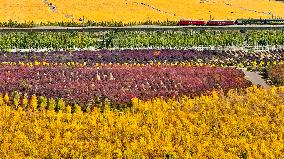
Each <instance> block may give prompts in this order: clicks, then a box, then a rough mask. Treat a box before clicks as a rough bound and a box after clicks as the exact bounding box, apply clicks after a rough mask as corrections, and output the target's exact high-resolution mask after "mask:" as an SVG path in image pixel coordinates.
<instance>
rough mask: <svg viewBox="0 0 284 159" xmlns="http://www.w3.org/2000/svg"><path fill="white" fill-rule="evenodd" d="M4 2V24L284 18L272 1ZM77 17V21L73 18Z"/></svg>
mask: <svg viewBox="0 0 284 159" xmlns="http://www.w3.org/2000/svg"><path fill="white" fill-rule="evenodd" d="M44 1H47V0H0V2H1V6H0V21H2V22H3V21H8V20H10V19H11V20H14V21H20V22H24V21H35V22H46V21H53V22H54V21H71V20H72V19H73V20H74V21H78V20H79V18H81V17H83V16H84V17H85V19H87V20H94V21H111V20H114V21H123V22H133V21H146V20H166V19H169V20H179V19H204V20H208V19H210V15H211V17H212V18H214V19H237V18H260V17H262V18H271V17H272V14H273V15H274V16H278V17H284V9H283V8H284V3H282V2H276V1H272V0H271V1H270V0H166V1H165V0H139V1H135V0H103V1H102V0H69V1H66V0H49V1H48V2H49V3H52V4H53V5H54V6H55V7H56V11H53V10H51V9H50V7H49V6H48V5H47V4H46V3H45V2H44ZM72 17H73V18H72Z"/></svg>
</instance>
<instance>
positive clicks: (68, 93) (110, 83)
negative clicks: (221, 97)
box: [0, 65, 250, 103]
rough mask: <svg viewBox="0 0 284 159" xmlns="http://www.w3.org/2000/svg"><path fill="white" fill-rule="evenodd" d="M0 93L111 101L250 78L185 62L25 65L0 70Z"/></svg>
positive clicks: (240, 84)
mask: <svg viewBox="0 0 284 159" xmlns="http://www.w3.org/2000/svg"><path fill="white" fill-rule="evenodd" d="M0 84H1V86H0V92H13V91H19V92H22V93H27V94H29V95H32V94H36V95H42V96H46V97H48V98H51V97H53V98H64V99H66V100H68V101H71V102H74V101H78V102H80V103H87V102H89V101H92V100H93V99H94V98H95V97H99V98H101V99H105V98H108V99H109V100H111V101H112V102H114V103H125V102H129V101H130V100H131V99H132V98H134V97H137V98H140V99H151V98H154V97H165V98H169V97H179V96H182V95H186V96H192V97H193V96H198V95H201V94H208V93H210V92H211V91H213V90H221V89H222V90H223V91H228V90H229V89H232V88H246V87H248V86H250V82H249V81H247V80H245V79H244V74H243V73H242V71H240V70H237V69H233V68H218V67H208V66H206V67H187V66H159V65H153V66H151V65H146V66H123V65H106V66H100V67H97V68H96V67H75V68H70V67H63V66H61V67H60V66H58V67H37V66H35V67H25V66H3V67H1V68H0Z"/></svg>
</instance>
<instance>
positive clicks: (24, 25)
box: [0, 20, 178, 28]
mask: <svg viewBox="0 0 284 159" xmlns="http://www.w3.org/2000/svg"><path fill="white" fill-rule="evenodd" d="M177 23H178V21H170V20H166V21H158V20H157V21H151V20H148V21H145V22H142V21H140V22H129V23H123V22H121V21H119V22H118V21H102V22H94V21H85V22H84V23H83V22H81V23H79V22H74V21H73V22H71V21H70V22H64V21H63V22H41V23H35V22H33V21H31V22H25V23H21V22H17V21H12V20H9V21H7V22H0V27H10V28H31V27H38V26H62V27H84V26H107V27H122V26H134V25H160V26H175V25H177Z"/></svg>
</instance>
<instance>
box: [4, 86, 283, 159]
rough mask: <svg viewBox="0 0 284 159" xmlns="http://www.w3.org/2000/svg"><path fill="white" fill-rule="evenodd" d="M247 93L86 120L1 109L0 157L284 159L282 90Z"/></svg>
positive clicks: (143, 106)
mask: <svg viewBox="0 0 284 159" xmlns="http://www.w3.org/2000/svg"><path fill="white" fill-rule="evenodd" d="M246 92H247V93H245V94H244V93H236V92H234V91H232V92H230V93H229V95H228V96H223V95H222V94H217V93H213V94H212V95H211V96H202V97H197V98H194V99H190V98H188V97H182V98H181V99H180V100H174V99H170V100H164V99H161V98H156V99H153V100H150V101H141V100H138V99H133V100H132V105H133V107H132V108H130V109H128V110H125V111H111V110H109V109H107V108H106V109H105V110H103V111H101V110H100V109H97V108H94V109H93V110H92V112H91V113H82V112H81V111H80V109H78V110H77V111H76V112H75V113H70V107H69V106H67V107H66V108H68V109H67V111H66V113H65V112H59V113H57V112H54V111H52V110H47V111H45V110H39V111H36V110H32V111H31V110H26V111H23V109H22V108H21V107H19V108H18V109H17V110H15V109H14V108H12V106H13V105H12V104H6V103H0V104H1V105H0V114H1V116H0V123H1V129H0V141H1V142H0V147H1V151H0V158H6V157H7V156H9V158H284V153H283V146H284V145H283V143H284V138H283V137H284V136H283V132H284V125H283V124H284V111H283V109H284V107H283V103H284V96H283V94H284V89H283V87H280V88H272V89H261V88H248V89H247V90H246ZM0 99H1V98H0ZM33 101H35V100H34V99H33ZM31 103H35V102H31ZM33 105H35V104H33Z"/></svg>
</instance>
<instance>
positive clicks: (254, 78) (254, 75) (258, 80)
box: [241, 68, 270, 88]
mask: <svg viewBox="0 0 284 159" xmlns="http://www.w3.org/2000/svg"><path fill="white" fill-rule="evenodd" d="M241 70H242V71H243V72H244V74H245V75H246V78H247V79H248V80H250V81H251V82H252V84H253V85H261V86H262V87H264V88H269V87H270V86H269V85H268V84H266V82H265V80H264V79H263V78H262V76H261V75H260V74H259V72H250V71H247V70H246V69H245V68H241Z"/></svg>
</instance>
